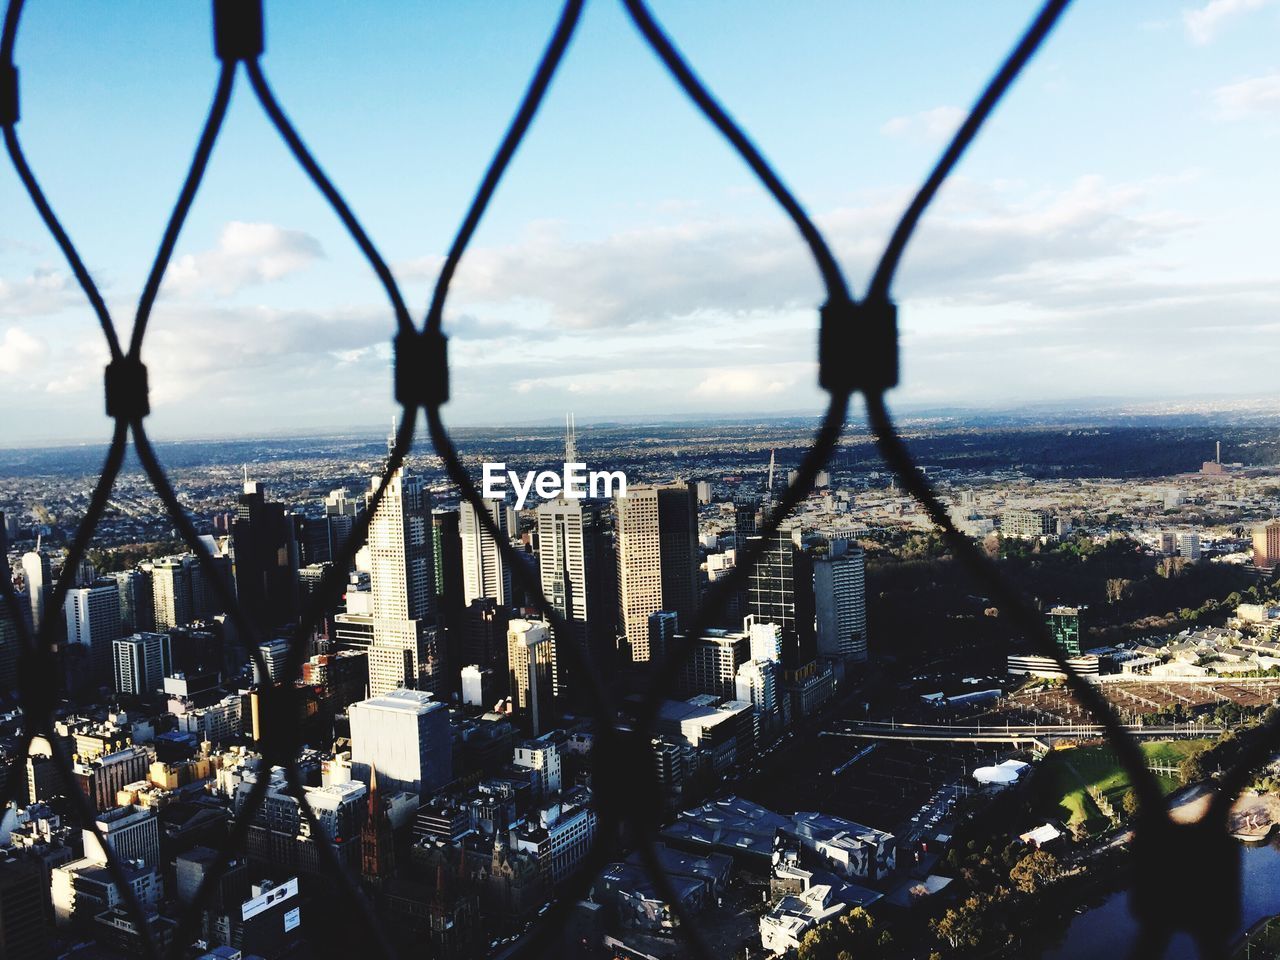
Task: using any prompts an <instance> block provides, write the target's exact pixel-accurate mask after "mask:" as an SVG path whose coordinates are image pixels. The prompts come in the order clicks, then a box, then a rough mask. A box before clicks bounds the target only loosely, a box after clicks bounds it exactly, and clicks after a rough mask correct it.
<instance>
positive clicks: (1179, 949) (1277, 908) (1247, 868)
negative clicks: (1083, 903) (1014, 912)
mask: <svg viewBox="0 0 1280 960" xmlns="http://www.w3.org/2000/svg"><path fill="white" fill-rule="evenodd" d="M1242 853H1243V856H1242V857H1241V861H1242V867H1243V870H1244V904H1243V910H1242V916H1241V922H1240V927H1239V929H1237V930H1236V935H1237V936H1239V935H1240V934H1243V933H1244V932H1245V931H1246V930H1248V929H1249V928H1250V927H1251V926H1253V925H1254V924H1255V923H1256V922H1257V921H1258V920H1260V919H1262V918H1263V917H1267V916H1271V915H1272V914H1277V913H1280V841H1276V840H1273V841H1272V842H1271V843H1268V844H1266V845H1264V846H1247V847H1245V848H1244V849H1243V851H1242ZM1137 931H1138V926H1137V924H1136V923H1135V922H1134V919H1133V917H1132V915H1131V914H1130V913H1129V891H1127V890H1120V891H1117V892H1116V893H1113V894H1111V895H1110V896H1108V897H1107V899H1106V901H1105V902H1104V903H1103V904H1102V905H1101V906H1098V907H1094V908H1093V909H1092V910H1088V911H1086V912H1085V913H1082V914H1080V915H1079V916H1077V917H1076V918H1075V919H1074V920H1072V921H1071V923H1070V924H1068V926H1067V930H1066V933H1065V934H1064V935H1063V937H1062V939H1061V940H1060V941H1059V942H1058V944H1057V945H1055V946H1052V947H1050V948H1049V949H1048V950H1046V951H1045V952H1044V953H1042V954H1041V958H1042V960H1079V958H1082V957H1104V956H1111V957H1126V956H1128V955H1129V949H1130V947H1131V946H1132V945H1133V942H1134V939H1135V938H1136V936H1137ZM1199 957H1200V954H1199V953H1198V952H1197V950H1196V946H1195V943H1194V941H1192V939H1191V938H1190V937H1188V936H1187V935H1186V934H1179V935H1178V936H1177V937H1175V938H1174V940H1173V941H1172V942H1171V943H1170V945H1169V950H1168V952H1167V953H1166V954H1165V960H1199Z"/></svg>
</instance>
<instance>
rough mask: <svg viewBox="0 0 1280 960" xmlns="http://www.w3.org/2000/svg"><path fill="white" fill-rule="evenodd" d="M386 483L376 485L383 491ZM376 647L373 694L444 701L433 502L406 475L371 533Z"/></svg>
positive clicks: (392, 486) (400, 475)
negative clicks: (420, 694)
mask: <svg viewBox="0 0 1280 960" xmlns="http://www.w3.org/2000/svg"><path fill="white" fill-rule="evenodd" d="M380 482H381V477H374V478H373V480H372V484H371V485H372V487H373V488H375V489H376V487H377V485H378V484H379V483H380ZM369 557H370V570H369V585H370V594H371V605H372V610H371V612H372V614H373V643H372V644H371V645H370V647H369V692H370V694H372V695H374V696H377V695H379V694H382V693H388V692H390V691H392V690H397V689H400V688H402V687H407V688H410V689H416V690H427V691H431V692H439V693H443V692H444V691H445V664H444V662H443V661H444V657H443V655H442V654H443V650H442V648H441V644H440V642H439V628H438V626H437V623H436V606H435V601H436V588H435V558H434V556H433V551H432V522H431V494H430V493H429V492H428V490H427V487H426V485H425V484H424V483H423V481H422V479H421V478H420V477H417V476H415V475H414V474H412V473H410V472H409V470H408V468H407V467H401V468H400V469H399V470H397V471H396V472H395V474H393V475H392V477H391V479H390V481H389V482H388V483H387V488H386V491H385V493H384V494H383V496H382V500H381V501H380V502H379V504H378V509H377V510H376V511H375V512H374V515H373V521H372V523H371V524H370V525H369Z"/></svg>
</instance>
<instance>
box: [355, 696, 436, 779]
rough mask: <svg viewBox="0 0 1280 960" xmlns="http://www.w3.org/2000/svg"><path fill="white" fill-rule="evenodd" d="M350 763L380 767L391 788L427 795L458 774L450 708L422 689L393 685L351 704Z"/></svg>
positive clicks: (381, 774) (379, 773)
mask: <svg viewBox="0 0 1280 960" xmlns="http://www.w3.org/2000/svg"><path fill="white" fill-rule="evenodd" d="M349 715H350V717H351V762H352V763H353V764H360V765H362V766H363V767H367V768H369V769H368V770H367V771H366V770H363V769H362V770H361V771H360V772H361V773H362V774H363V775H365V776H366V777H368V776H370V775H371V771H372V769H373V768H377V771H378V782H379V784H380V786H381V788H382V789H383V790H386V791H388V792H389V793H396V792H399V791H404V792H406V793H412V794H413V795H414V796H416V797H419V798H420V799H423V800H425V799H426V798H427V797H429V796H431V794H433V793H435V792H436V791H437V790H439V789H440V788H441V787H443V786H444V785H445V784H446V783H448V782H449V781H450V780H452V779H453V759H452V757H453V752H452V751H453V741H452V738H451V737H450V734H449V709H448V708H447V707H446V706H445V705H444V704H443V703H440V702H438V701H437V700H435V699H433V698H432V696H431V694H429V693H426V692H424V691H421V690H403V689H402V690H391V691H389V692H387V693H384V694H382V695H380V696H373V697H370V698H369V699H367V700H360V701H358V702H356V703H353V704H352V705H351V708H350V710H349Z"/></svg>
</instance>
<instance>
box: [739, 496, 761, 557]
mask: <svg viewBox="0 0 1280 960" xmlns="http://www.w3.org/2000/svg"><path fill="white" fill-rule="evenodd" d="M759 514H760V498H759V497H758V496H756V495H755V494H752V493H746V492H739V493H738V494H737V495H736V496H735V497H734V498H733V545H734V547H735V549H737V551H738V553H739V554H741V553H742V551H744V550H746V549H747V541H748V540H749V539H750V538H751V537H754V536H755V535H756V528H757V526H758V525H759Z"/></svg>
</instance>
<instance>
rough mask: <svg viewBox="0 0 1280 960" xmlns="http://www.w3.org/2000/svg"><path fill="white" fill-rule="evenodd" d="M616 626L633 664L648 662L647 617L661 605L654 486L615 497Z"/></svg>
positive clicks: (660, 560) (659, 554) (629, 491)
mask: <svg viewBox="0 0 1280 960" xmlns="http://www.w3.org/2000/svg"><path fill="white" fill-rule="evenodd" d="M616 503H617V517H618V521H617V523H618V528H617V530H618V539H617V553H618V625H619V627H620V628H621V631H622V634H623V636H624V637H625V639H626V643H627V648H628V650H629V653H630V659H631V662H632V663H648V662H649V657H650V653H649V617H650V615H651V614H653V613H655V612H656V611H658V610H661V609H663V605H662V555H661V538H660V534H659V529H658V489H657V487H631V488H629V489H628V490H627V495H626V496H625V497H618V498H617V501H616Z"/></svg>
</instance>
